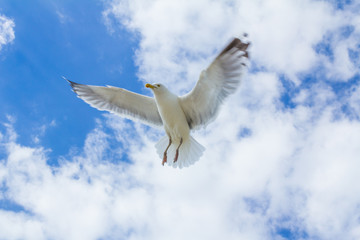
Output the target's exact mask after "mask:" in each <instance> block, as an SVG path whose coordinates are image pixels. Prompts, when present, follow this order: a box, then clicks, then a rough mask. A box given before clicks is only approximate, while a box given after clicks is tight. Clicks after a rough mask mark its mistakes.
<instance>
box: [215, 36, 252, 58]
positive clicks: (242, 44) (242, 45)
mask: <svg viewBox="0 0 360 240" xmlns="http://www.w3.org/2000/svg"><path fill="white" fill-rule="evenodd" d="M247 36H248V34H247V33H244V35H243V37H244V38H246V37H247ZM249 46H250V42H246V41H242V39H241V38H237V37H236V38H233V39H232V41H231V42H230V43H229V44H228V45H227V46H226V47H225V49H224V50H223V51H222V52H221V53H220V54H219V56H221V55H223V54H224V53H226V52H228V51H229V50H230V49H232V48H234V47H235V48H237V49H239V50H240V51H244V52H245V55H244V57H246V58H248V57H249V53H248V51H247V49H248V47H249Z"/></svg>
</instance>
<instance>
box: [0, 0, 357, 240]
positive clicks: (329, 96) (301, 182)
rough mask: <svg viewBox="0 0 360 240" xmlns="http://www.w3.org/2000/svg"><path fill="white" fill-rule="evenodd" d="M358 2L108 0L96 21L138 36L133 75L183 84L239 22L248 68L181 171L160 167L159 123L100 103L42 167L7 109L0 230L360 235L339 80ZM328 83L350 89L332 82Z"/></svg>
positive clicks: (351, 59)
mask: <svg viewBox="0 0 360 240" xmlns="http://www.w3.org/2000/svg"><path fill="white" fill-rule="evenodd" d="M356 7H357V5H356V4H355V3H353V4H352V6H345V7H343V8H341V9H337V8H335V7H334V5H332V4H331V3H330V2H324V1H307V0H306V1H302V2H301V3H300V2H299V1H283V0H276V1H275V0H274V1H260V0H259V1H206V0H201V1H172V2H171V3H170V2H169V1H165V0H163V1H161V0H157V1H151V2H149V1H141V0H134V1H111V2H109V3H108V5H107V6H106V10H105V11H104V16H105V19H106V23H107V26H108V28H109V29H112V31H116V28H117V26H118V24H119V23H120V24H122V26H125V27H126V28H128V29H129V30H131V31H133V32H134V33H136V34H139V36H140V39H139V49H138V50H137V51H136V61H137V64H138V65H139V69H140V72H139V76H140V78H141V79H142V80H145V79H146V81H153V82H164V83H165V84H167V85H169V86H171V88H172V89H173V90H174V91H177V93H181V92H184V91H185V90H186V91H187V90H189V89H190V88H191V87H192V86H193V84H194V83H195V81H196V79H197V77H198V73H199V72H200V70H201V69H202V68H204V67H206V65H207V64H208V63H209V61H211V59H212V58H213V57H214V56H215V54H216V53H217V51H218V50H219V49H220V48H221V46H223V45H224V44H225V42H226V41H227V39H229V38H230V37H231V36H232V35H236V34H239V33H241V32H248V33H249V34H250V39H251V42H252V48H251V53H252V54H251V56H252V68H251V69H250V71H249V73H248V75H247V76H246V77H245V78H244V80H243V84H242V85H241V87H240V89H239V91H238V93H237V94H235V95H234V96H231V97H230V99H229V101H227V102H226V104H225V105H224V106H223V108H222V111H221V114H220V115H219V117H218V119H217V120H216V121H215V122H214V123H212V124H210V125H209V126H208V128H207V129H204V130H201V131H199V132H197V133H195V137H196V139H198V140H199V142H201V143H202V144H203V145H204V146H206V147H207V150H206V152H205V154H204V156H203V157H202V159H201V160H200V161H199V162H197V163H196V164H195V165H194V166H192V167H190V168H186V169H182V170H179V169H172V168H168V167H162V166H161V159H159V158H158V156H157V154H156V152H155V148H154V144H155V142H156V141H157V140H158V139H159V137H160V135H161V134H162V133H161V132H159V131H158V130H153V129H149V128H148V127H145V126H142V125H140V124H133V123H131V122H129V121H127V120H123V119H120V118H117V117H116V116H112V115H104V117H103V118H101V119H99V120H97V127H96V128H95V129H94V130H93V131H92V132H90V133H89V134H88V136H87V138H86V139H85V140H84V147H83V149H82V150H81V151H80V152H79V153H77V154H69V155H68V156H64V157H61V158H60V159H59V163H60V164H59V166H57V167H56V166H49V165H48V164H47V161H48V160H49V159H48V157H47V151H48V150H46V149H42V148H31V147H28V146H22V145H20V144H19V143H18V142H17V140H16V139H17V136H16V131H15V130H14V129H12V123H11V121H10V120H11V119H10V120H9V123H7V124H6V125H5V130H4V131H2V132H0V147H1V149H2V150H3V151H4V152H5V154H4V155H3V159H1V160H0V182H1V185H0V186H1V189H4V190H3V192H2V195H0V201H7V202H10V203H13V204H17V205H18V206H19V209H17V210H13V211H12V210H7V211H5V210H1V212H0V223H1V224H0V238H5V239H19V238H26V239H64V238H66V239H99V238H106V239H283V238H290V239H358V238H360V222H359V218H360V216H359V201H360V197H359V196H360V193H359V188H358V187H357V183H358V182H360V175H359V174H358V173H357V169H359V168H360V161H359V157H358V156H359V155H360V147H359V142H360V135H359V132H360V122H359V119H360V116H359V111H358V110H359V97H358V96H359V89H360V85H359V82H358V81H349V80H350V79H352V78H354V76H358V75H357V74H358V70H359V69H358V68H357V67H356V66H357V65H356V63H357V61H358V58H357V55H356V53H357V52H358V51H359V47H358V46H359V40H358V38H357V36H358V33H359V30H358V26H360V25H359V24H358V17H357V16H356V14H355V11H354V9H356ZM351 26H352V27H351ZM165 77H166V78H165ZM308 78H311V81H309V80H308ZM289 79H290V80H289ZM324 79H326V80H329V81H325V80H324ZM338 81H340V82H341V81H349V82H350V83H349V84H351V87H350V88H348V89H343V90H342V89H334V87H333V85H332V82H338ZM287 85H289V86H290V87H289V86H287ZM288 91H290V92H291V94H289V93H288ZM285 95H287V96H288V98H289V100H288V101H291V103H293V106H291V107H290V106H287V104H289V103H287V102H286V101H285V100H283V97H284V96H285ZM114 146H115V147H114ZM0 156H2V155H0ZM124 159H125V160H124Z"/></svg>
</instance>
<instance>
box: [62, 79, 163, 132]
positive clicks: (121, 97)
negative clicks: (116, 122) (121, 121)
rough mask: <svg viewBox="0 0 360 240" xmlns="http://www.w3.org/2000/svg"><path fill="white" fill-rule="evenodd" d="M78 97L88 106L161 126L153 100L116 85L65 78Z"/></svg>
mask: <svg viewBox="0 0 360 240" xmlns="http://www.w3.org/2000/svg"><path fill="white" fill-rule="evenodd" d="M65 79H66V78H65ZM66 80H67V81H68V82H69V83H70V85H71V87H72V89H73V90H74V92H75V93H76V94H77V96H78V97H79V98H81V99H82V100H84V101H85V102H86V103H88V104H90V106H92V107H94V108H96V109H98V110H103V111H109V112H112V113H116V114H118V115H120V116H122V117H125V118H128V119H131V120H139V121H141V122H142V123H145V124H147V125H151V126H162V121H161V117H160V114H159V112H158V109H157V106H156V103H155V100H154V99H153V98H151V97H147V96H144V95H140V94H137V93H134V92H130V91H127V90H125V89H122V88H117V87H110V86H108V87H99V86H91V85H84V84H78V83H75V82H72V81H70V80H68V79H66Z"/></svg>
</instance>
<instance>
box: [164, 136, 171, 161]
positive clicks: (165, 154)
mask: <svg viewBox="0 0 360 240" xmlns="http://www.w3.org/2000/svg"><path fill="white" fill-rule="evenodd" d="M170 145H171V137H169V145H168V146H167V147H166V149H165V152H164V157H163V161H162V165H163V166H164V164H165V163H166V162H167V150H168V149H169V147H170Z"/></svg>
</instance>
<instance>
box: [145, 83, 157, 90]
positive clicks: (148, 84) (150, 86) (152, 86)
mask: <svg viewBox="0 0 360 240" xmlns="http://www.w3.org/2000/svg"><path fill="white" fill-rule="evenodd" d="M145 87H147V88H151V89H154V88H155V86H154V85H151V84H150V83H147V84H146V85H145Z"/></svg>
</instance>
